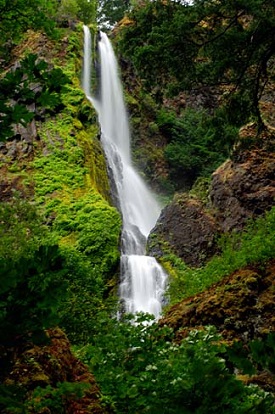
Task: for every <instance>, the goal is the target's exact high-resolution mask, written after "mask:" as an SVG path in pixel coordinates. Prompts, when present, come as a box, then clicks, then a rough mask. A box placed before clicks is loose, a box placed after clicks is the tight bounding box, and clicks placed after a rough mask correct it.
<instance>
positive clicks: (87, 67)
mask: <svg viewBox="0 0 275 414" xmlns="http://www.w3.org/2000/svg"><path fill="white" fill-rule="evenodd" d="M83 30H84V62H83V79H82V87H83V90H84V92H85V93H86V95H90V92H91V65H92V61H91V53H92V40H91V32H90V30H89V28H88V27H87V26H85V25H84V26H83Z"/></svg>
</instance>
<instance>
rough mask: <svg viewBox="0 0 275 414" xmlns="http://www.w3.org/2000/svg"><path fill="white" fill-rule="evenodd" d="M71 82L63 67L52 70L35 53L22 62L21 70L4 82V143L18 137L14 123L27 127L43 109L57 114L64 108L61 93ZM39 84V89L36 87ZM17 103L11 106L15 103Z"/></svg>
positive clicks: (0, 136)
mask: <svg viewBox="0 0 275 414" xmlns="http://www.w3.org/2000/svg"><path fill="white" fill-rule="evenodd" d="M68 82H69V79H68V78H67V77H66V75H65V74H64V73H63V72H62V70H61V69H59V68H51V69H50V68H49V65H48V63H47V62H45V60H41V59H39V58H38V56H37V55H35V54H28V55H27V56H26V57H25V58H24V59H23V60H21V62H20V67H17V68H15V69H14V70H13V71H9V72H8V73H7V74H6V75H5V76H4V77H3V78H2V79H1V80H0V111H1V115H0V123H1V133H0V141H1V140H5V139H8V138H11V137H12V136H13V135H14V131H13V129H12V124H18V123H20V124H22V125H23V126H26V125H27V124H28V123H29V122H30V121H31V120H32V119H33V118H34V117H35V112H34V111H33V110H29V109H28V107H30V106H32V107H35V108H36V114H37V112H38V111H39V109H40V110H41V109H42V108H43V111H44V114H45V113H49V112H50V113H53V111H54V110H56V109H57V107H59V110H60V105H61V99H60V95H61V90H62V89H64V85H65V84H67V83H68ZM34 84H36V87H34ZM12 100H13V101H15V104H13V105H11V101H12Z"/></svg>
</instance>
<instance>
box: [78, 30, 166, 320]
mask: <svg viewBox="0 0 275 414" xmlns="http://www.w3.org/2000/svg"><path fill="white" fill-rule="evenodd" d="M87 32H88V31H87V29H86V28H84V36H85V44H87V38H86V36H88V33H87ZM98 51H99V58H100V93H99V98H98V99H95V98H93V97H91V96H89V94H88V93H87V89H86V90H85V92H86V94H87V96H88V99H90V101H91V102H92V104H93V105H94V107H95V109H96V111H97V113H98V118H99V123H100V127H101V141H102V145H103V149H104V152H105V156H106V159H107V163H108V168H109V172H110V176H111V181H112V185H113V186H114V187H115V189H114V191H115V194H116V197H115V198H116V200H117V207H118V208H119V210H120V212H121V215H122V221H123V229H122V236H121V276H120V277H121V283H120V289H119V293H120V298H121V300H122V302H123V304H124V305H123V307H124V310H125V311H126V312H128V313H137V312H144V313H150V314H153V315H154V316H155V318H158V317H159V316H160V313H161V309H162V302H163V296H164V292H165V288H166V280H167V275H166V273H165V272H164V270H163V269H162V267H161V266H160V265H159V264H158V262H157V261H156V260H155V258H153V257H150V256H146V241H147V237H148V235H149V233H150V230H151V229H152V228H153V227H154V225H155V223H156V220H157V218H158V217H159V214H160V210H161V209H160V206H159V205H158V203H157V201H156V200H155V198H154V196H153V195H152V193H151V191H150V190H149V189H148V188H147V186H146V184H145V182H144V181H143V180H142V178H141V177H140V176H139V174H138V173H137V171H136V170H135V169H134V167H133V165H132V161H131V155H130V131H129V124H128V116H127V111H126V107H125V104H124V99H123V90H122V85H121V82H120V79H119V75H118V67H117V61H116V57H115V54H114V51H113V49H112V45H111V42H110V41H109V39H108V37H107V35H106V34H105V33H103V32H100V35H99V40H98ZM85 53H87V52H86V49H84V62H85V58H86V57H87V56H86V55H85ZM84 74H85V71H84ZM89 76H91V75H90V74H89ZM83 84H84V85H87V84H89V82H87V80H86V79H85V78H84V79H83Z"/></svg>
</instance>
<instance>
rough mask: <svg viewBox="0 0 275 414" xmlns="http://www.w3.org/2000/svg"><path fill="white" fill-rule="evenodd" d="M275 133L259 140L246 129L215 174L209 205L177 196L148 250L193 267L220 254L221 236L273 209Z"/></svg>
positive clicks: (153, 233)
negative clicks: (173, 257) (167, 252)
mask: <svg viewBox="0 0 275 414" xmlns="http://www.w3.org/2000/svg"><path fill="white" fill-rule="evenodd" d="M274 138H275V134H274V131H273V130H269V131H268V130H265V131H264V132H263V133H262V134H261V135H260V136H259V135H257V131H255V128H254V126H253V125H249V126H247V127H246V128H243V129H242V130H241V132H240V142H239V143H238V146H236V147H235V149H234V152H233V154H232V157H231V159H229V160H227V161H225V163H224V164H222V165H221V166H220V167H219V168H218V169H217V170H216V171H215V172H214V174H213V175H212V179H211V183H210V187H209V191H208V201H207V202H206V203H205V202H204V203H203V202H201V201H199V200H198V199H196V198H194V197H192V196H188V195H186V194H182V195H177V196H176V197H175V198H174V200H173V201H172V202H171V204H169V205H168V206H167V207H165V208H164V210H163V211H162V213H161V216H160V218H159V220H158V222H157V224H156V226H155V228H154V229H153V230H152V232H151V235H150V237H149V243H148V250H149V253H150V254H151V255H152V256H155V257H157V258H159V257H161V256H162V255H163V254H164V251H165V249H166V250H167V249H168V250H169V251H172V252H174V253H175V254H177V256H179V257H180V258H182V260H183V261H184V262H185V263H186V264H187V265H189V266H193V267H198V266H201V265H203V264H205V263H206V261H207V260H208V259H209V258H211V257H212V256H213V255H214V254H215V253H216V252H217V244H216V242H217V239H218V236H220V235H222V234H224V233H228V232H231V231H241V230H242V229H243V228H244V226H245V224H246V223H247V221H248V220H249V219H256V218H257V217H258V216H260V215H262V214H264V213H265V212H266V211H268V210H270V208H271V207H272V206H273V205H274V198H275V180H274V171H275V155H274V151H272V149H274Z"/></svg>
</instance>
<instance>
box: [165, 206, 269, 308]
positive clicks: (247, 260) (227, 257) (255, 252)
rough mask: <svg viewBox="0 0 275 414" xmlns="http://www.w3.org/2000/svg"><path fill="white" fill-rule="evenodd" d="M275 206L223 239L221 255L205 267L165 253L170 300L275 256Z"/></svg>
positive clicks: (198, 289)
mask: <svg viewBox="0 0 275 414" xmlns="http://www.w3.org/2000/svg"><path fill="white" fill-rule="evenodd" d="M274 231H275V209H274V208H272V209H271V211H269V212H267V213H266V216H265V217H261V218H259V219H257V220H256V221H255V222H251V224H250V225H248V226H247V227H246V228H245V230H244V231H243V232H242V233H235V234H231V235H226V236H224V237H223V238H222V239H221V240H220V248H221V253H220V255H216V256H214V257H213V259H211V260H210V261H209V262H208V263H207V264H206V265H205V266H204V267H202V268H199V269H192V268H189V267H187V266H186V265H185V264H184V262H183V261H182V260H181V259H179V258H178V257H177V256H175V255H173V254H167V255H165V256H164V257H163V262H162V263H163V266H164V267H165V268H167V270H168V272H169V274H170V275H171V281H170V287H169V293H168V294H169V298H170V302H171V304H173V303H177V302H179V301H180V300H181V299H183V298H186V297H189V296H192V295H194V294H196V293H198V292H201V291H203V290H205V289H206V288H207V287H209V286H211V285H212V284H213V283H215V282H218V281H219V280H221V279H222V277H224V276H226V275H229V274H230V273H232V272H234V271H235V270H237V269H240V268H242V267H244V266H246V265H249V264H261V263H265V262H267V261H268V260H269V259H272V258H273V257H274V251H275V240H274Z"/></svg>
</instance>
